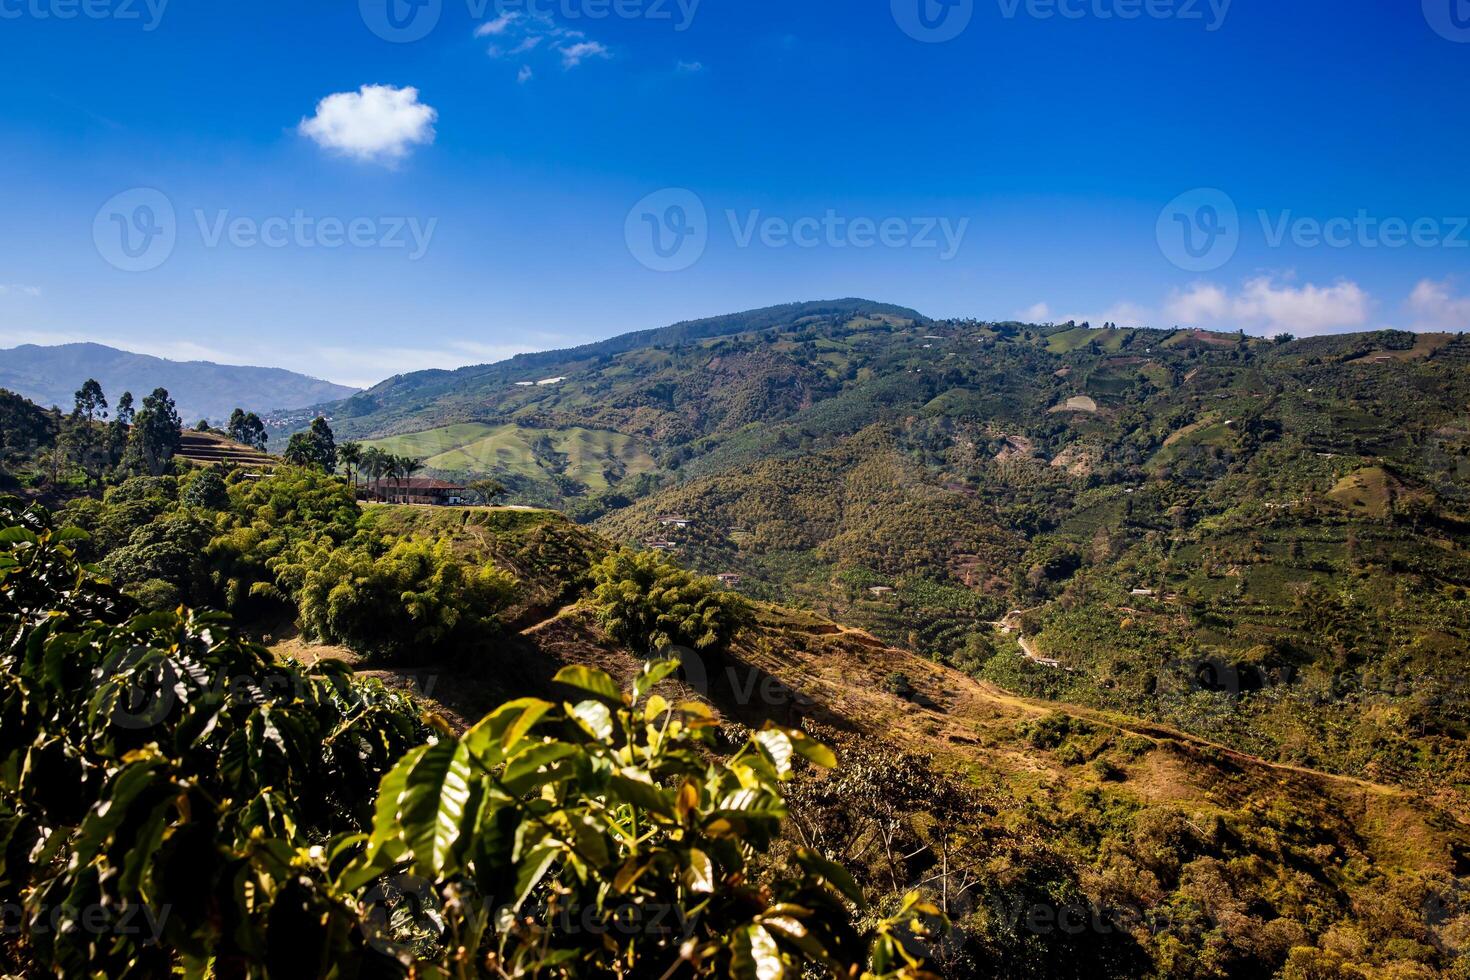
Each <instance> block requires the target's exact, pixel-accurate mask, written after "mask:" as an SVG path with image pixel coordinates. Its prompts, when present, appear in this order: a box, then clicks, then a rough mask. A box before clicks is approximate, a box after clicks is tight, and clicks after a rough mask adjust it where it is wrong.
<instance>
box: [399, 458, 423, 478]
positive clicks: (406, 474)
mask: <svg viewBox="0 0 1470 980" xmlns="http://www.w3.org/2000/svg"><path fill="white" fill-rule="evenodd" d="M399 464H400V468H401V469H402V471H403V478H404V479H405V480H410V481H411V480H412V479H413V475H414V474H415V473H417V472H419V471H420V470H422V469H423V468H424V461H423V460H421V459H412V458H411V457H408V456H405V457H403V459H401V460H399Z"/></svg>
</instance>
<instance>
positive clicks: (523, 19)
mask: <svg viewBox="0 0 1470 980" xmlns="http://www.w3.org/2000/svg"><path fill="white" fill-rule="evenodd" d="M475 37H477V38H487V37H488V38H493V39H494V41H493V43H492V44H491V45H490V47H489V48H488V49H487V51H486V53H487V54H489V55H490V57H492V58H519V57H523V56H525V55H530V54H533V53H535V52H537V51H546V52H547V53H548V55H549V54H553V53H554V54H556V55H560V57H561V66H562V68H563V69H565V70H567V71H570V70H572V69H573V68H577V67H580V66H581V65H582V64H583V63H584V62H586V61H589V60H592V59H603V60H606V59H610V58H611V57H612V49H610V48H609V47H608V46H607V45H605V44H603V43H602V42H601V41H596V40H593V39H591V38H589V37H588V36H587V35H586V34H585V33H584V32H582V31H577V30H572V29H571V28H567V27H563V26H562V25H561V24H559V23H557V21H556V19H555V18H553V17H552V16H551V15H550V14H547V13H545V12H542V11H534V10H533V11H530V12H520V11H512V12H508V13H503V14H501V15H500V16H499V17H496V18H495V19H494V20H490V21H486V22H485V23H483V24H481V25H480V26H479V27H477V28H475ZM529 70H530V66H529V65H526V66H523V67H522V69H521V72H520V74H519V75H518V76H517V80H518V81H519V82H521V83H522V84H525V83H526V82H528V81H530V80H531V78H532V77H534V74H535V73H534V72H533V71H532V72H530V74H528V71H529Z"/></svg>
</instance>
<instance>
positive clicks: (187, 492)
mask: <svg viewBox="0 0 1470 980" xmlns="http://www.w3.org/2000/svg"><path fill="white" fill-rule="evenodd" d="M179 501H180V502H181V503H182V504H184V506H186V507H199V508H202V509H204V510H225V509H226V508H228V507H229V506H230V491H229V488H228V487H226V486H225V480H224V477H222V476H220V474H219V471H218V470H215V469H208V470H203V471H201V472H200V473H199V474H198V475H197V476H195V477H194V479H193V480H191V481H189V485H188V486H187V487H185V488H184V492H183V494H181V495H180V497H179Z"/></svg>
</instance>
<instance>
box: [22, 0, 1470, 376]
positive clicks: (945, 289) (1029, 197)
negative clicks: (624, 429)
mask: <svg viewBox="0 0 1470 980" xmlns="http://www.w3.org/2000/svg"><path fill="white" fill-rule="evenodd" d="M389 2H390V0H362V2H361V3H359V2H357V0H346V2H333V3H301V4H254V5H247V4H219V3H206V2H201V0H168V2H165V0H0V86H3V91H4V93H5V97H4V100H3V103H0V208H3V214H4V216H5V219H6V220H5V222H4V226H3V227H4V231H3V234H0V345H9V344H13V343H19V342H40V343H48V342H60V341H65V340H75V339H95V340H100V341H103V342H107V343H113V344H116V345H119V346H125V347H129V348H131V349H135V350H142V351H147V352H153V353H160V354H164V355H166V356H174V357H189V356H198V357H208V358H211V359H216V360H222V361H233V362H248V363H263V364H273V365H281V366H285V367H289V368H292V369H295V370H301V371H305V372H307V373H311V374H314V375H317V376H323V377H328V378H331V379H333V380H338V381H344V382H349V383H356V384H370V383H373V382H376V381H378V380H381V379H382V378H384V377H386V376H389V375H392V374H395V373H400V372H402V371H408V370H414V369H418V368H423V367H431V366H437V367H448V366H455V365H459V364H466V363H476V362H482V361H486V360H494V359H498V358H500V357H504V356H507V355H509V354H511V353H514V352H517V351H521V350H532V349H543V348H546V347H551V346H565V345H570V344H574V343H578V342H583V341H586V340H591V339H596V338H600V337H606V336H610V335H613V334H617V333H621V332H624V331H627V330H632V329H640V328H644V327H650V326H659V325H663V324H666V323H669V322H673V321H676V320H680V319H686V318H691V317H696V316H704V315H711V314H717V313H724V312H731V311H735V310H739V309H746V308H751V307H757V306H762V305H767V304H771V303H778V302H787V301H792V300H802V299H815V298H830V297H837V296H848V295H860V296H868V297H871V298H874V299H882V300H886V301H890V302H896V303H903V304H907V305H910V306H913V307H915V308H917V309H919V310H921V311H923V312H925V313H928V314H930V315H934V316H949V315H964V316H976V317H981V318H990V319H998V318H1009V317H1015V316H1020V315H1022V314H1025V315H1027V316H1028V317H1029V318H1034V319H1039V320H1057V321H1060V320H1065V319H1069V318H1073V317H1077V318H1088V319H1090V320H1092V321H1093V322H1102V321H1104V320H1112V321H1115V322H1119V323H1125V324H1132V323H1139V324H1147V325H1158V326H1172V325H1174V324H1176V323H1190V324H1198V325H1203V326H1219V327H1229V328H1231V329H1233V328H1235V327H1237V326H1239V327H1244V328H1245V329H1248V330H1250V331H1252V332H1256V333H1274V332H1277V331H1279V330H1283V329H1289V330H1291V331H1292V332H1295V333H1298V334H1305V333H1314V332H1326V331H1335V330H1345V329H1366V328H1372V327H1379V326H1396V327H1405V328H1416V329H1436V328H1438V329H1460V328H1465V327H1470V227H1466V225H1470V220H1467V219H1466V218H1465V217H1464V216H1467V215H1470V180H1467V179H1466V172H1467V161H1470V100H1467V98H1466V92H1467V90H1470V84H1467V83H1470V2H1467V0H1423V3H1422V6H1421V0H1402V2H1394V3H1384V2H1369V0H1358V2H1353V3H1347V4H1344V3H1341V2H1328V0H1292V2H1290V3H1282V2H1278V0H1273V2H1267V0H1233V2H1227V0H1213V2H1212V0H947V2H949V3H952V4H953V6H948V7H946V6H941V5H940V0H861V2H843V3H837V2H835V0H829V2H826V3H817V2H810V0H782V2H767V0H739V2H735V0H700V2H695V0H682V3H681V2H680V0H539V2H532V0H520V2H510V0H500V2H496V0H488V2H482V0H424V2H425V3H426V5H425V6H422V7H414V6H410V5H409V0H391V2H393V3H394V4H398V5H399V6H397V7H395V10H394V12H395V13H396V15H397V19H396V20H394V21H390V20H389V19H388V15H389V10H388V9H387V4H388V3H389ZM921 3H922V4H924V5H925V6H924V7H923V9H922V10H921V9H920V4H921ZM436 5H437V6H436ZM921 13H923V14H924V15H926V16H925V18H923V19H921V18H920V14H921ZM67 15H71V16H67ZM393 24H398V25H402V28H403V29H402V31H401V32H399V33H395V28H394V27H393V26H392V25H393ZM420 34H421V35H422V36H421V37H420V36H417V35H420ZM951 34H953V35H954V36H953V37H949V35H951ZM946 38H947V39H946ZM170 211H171V212H172V217H170V215H169V213H168V212H170ZM1263 213H1264V214H1263ZM124 232H126V234H127V236H128V237H127V239H126V240H125V239H124V238H123V235H124ZM655 233H657V236H658V237H657V242H655V239H654V235H655ZM1185 235H1188V236H1189V240H1188V241H1187V242H1186V241H1185V237H1184V236H1185ZM129 243H130V244H129ZM125 244H126V245H128V248H129V249H130V250H131V251H132V252H133V253H135V254H132V255H130V254H129V252H128V251H125V250H122V246H123V245H125ZM655 245H657V247H655ZM1186 245H1187V246H1188V247H1186Z"/></svg>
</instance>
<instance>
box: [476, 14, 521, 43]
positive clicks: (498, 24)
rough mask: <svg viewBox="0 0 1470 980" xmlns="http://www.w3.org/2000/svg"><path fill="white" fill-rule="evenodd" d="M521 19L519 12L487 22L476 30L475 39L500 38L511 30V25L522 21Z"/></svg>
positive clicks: (503, 15)
mask: <svg viewBox="0 0 1470 980" xmlns="http://www.w3.org/2000/svg"><path fill="white" fill-rule="evenodd" d="M520 18H521V15H520V13H519V12H518V11H510V12H508V13H504V14H501V15H500V16H499V17H497V18H495V19H494V20H490V21H486V22H485V23H483V24H481V25H480V26H479V27H477V28H475V37H499V36H500V35H502V34H504V33H505V32H506V31H507V30H509V29H510V25H512V24H514V23H515V22H516V21H518V20H520Z"/></svg>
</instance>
